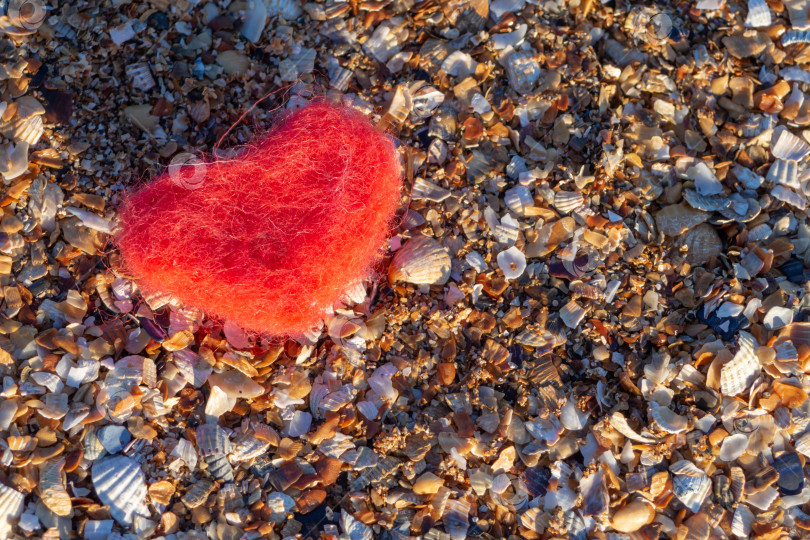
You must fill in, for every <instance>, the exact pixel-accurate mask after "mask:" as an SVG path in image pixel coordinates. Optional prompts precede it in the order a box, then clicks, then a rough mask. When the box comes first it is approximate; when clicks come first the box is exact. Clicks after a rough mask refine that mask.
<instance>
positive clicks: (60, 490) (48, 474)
mask: <svg viewBox="0 0 810 540" xmlns="http://www.w3.org/2000/svg"><path fill="white" fill-rule="evenodd" d="M64 466H65V460H64V459H57V460H53V461H48V462H45V463H44V464H43V465H42V467H40V469H39V496H40V497H41V498H42V502H43V503H45V506H47V507H48V508H49V509H50V510H51V512H53V513H54V514H56V515H57V516H67V515H69V514H70V510H71V508H72V505H71V504H70V495H68V493H67V490H66V489H65V485H64V483H63V482H62V469H63V468H64Z"/></svg>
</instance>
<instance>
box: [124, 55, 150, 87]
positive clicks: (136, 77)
mask: <svg viewBox="0 0 810 540" xmlns="http://www.w3.org/2000/svg"><path fill="white" fill-rule="evenodd" d="M127 77H128V78H129V82H130V84H131V85H132V88H134V89H135V90H141V91H143V92H146V91H149V90H151V89H152V88H154V87H155V78H154V77H152V72H151V71H150V70H149V65H148V64H147V63H146V62H136V63H134V64H130V65H128V66H127Z"/></svg>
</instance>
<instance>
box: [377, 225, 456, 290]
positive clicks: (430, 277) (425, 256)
mask: <svg viewBox="0 0 810 540" xmlns="http://www.w3.org/2000/svg"><path fill="white" fill-rule="evenodd" d="M450 264H451V261H450V252H449V251H448V250H447V248H446V247H444V246H442V245H441V244H439V242H437V241H436V240H435V239H433V238H430V237H427V236H416V237H414V238H411V239H410V240H408V241H407V242H406V243H405V245H404V246H402V248H401V249H400V250H399V251H397V252H396V254H395V255H394V257H393V259H392V260H391V265H390V266H389V267H388V279H389V280H390V281H391V282H392V283H396V282H397V281H405V282H407V283H414V284H417V285H444V284H445V283H447V280H448V279H450Z"/></svg>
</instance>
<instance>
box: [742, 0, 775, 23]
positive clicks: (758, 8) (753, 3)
mask: <svg viewBox="0 0 810 540" xmlns="http://www.w3.org/2000/svg"><path fill="white" fill-rule="evenodd" d="M770 25H771V10H770V9H768V3H767V2H766V1H765V0H748V16H747V17H746V18H745V26H747V27H749V28H762V27H763V26H770Z"/></svg>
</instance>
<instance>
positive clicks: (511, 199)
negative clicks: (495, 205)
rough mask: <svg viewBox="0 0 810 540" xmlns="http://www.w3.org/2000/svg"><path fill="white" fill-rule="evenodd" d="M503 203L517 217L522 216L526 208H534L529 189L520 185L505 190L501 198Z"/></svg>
mask: <svg viewBox="0 0 810 540" xmlns="http://www.w3.org/2000/svg"><path fill="white" fill-rule="evenodd" d="M503 202H505V203H506V206H508V207H509V209H510V210H511V211H512V212H514V213H515V214H517V215H518V216H522V215H523V214H524V213H525V210H526V208H528V207H530V206H534V199H533V198H532V194H531V192H530V191H529V188H527V187H526V186H521V185H517V186H515V187H513V188H512V189H508V190H506V193H504V196H503Z"/></svg>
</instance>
